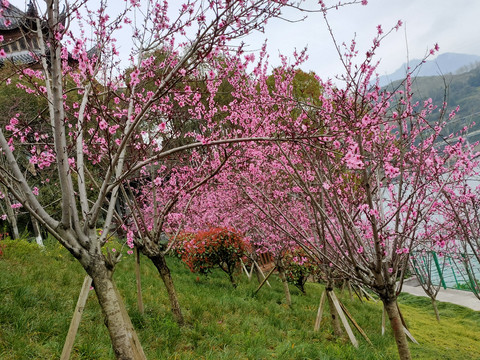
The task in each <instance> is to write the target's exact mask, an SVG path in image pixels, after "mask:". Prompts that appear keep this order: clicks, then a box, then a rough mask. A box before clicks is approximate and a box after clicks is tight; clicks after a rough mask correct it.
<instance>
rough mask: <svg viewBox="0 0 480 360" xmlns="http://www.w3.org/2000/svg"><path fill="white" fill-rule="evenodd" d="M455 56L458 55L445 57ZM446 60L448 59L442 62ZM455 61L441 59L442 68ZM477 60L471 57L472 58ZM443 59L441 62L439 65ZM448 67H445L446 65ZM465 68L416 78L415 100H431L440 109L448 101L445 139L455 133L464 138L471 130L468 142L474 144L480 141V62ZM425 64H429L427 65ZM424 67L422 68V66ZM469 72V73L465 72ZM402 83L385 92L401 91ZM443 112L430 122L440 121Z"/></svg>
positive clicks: (436, 112)
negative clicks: (457, 108)
mask: <svg viewBox="0 0 480 360" xmlns="http://www.w3.org/2000/svg"><path fill="white" fill-rule="evenodd" d="M445 55H456V54H445ZM441 57H442V58H444V59H445V60H442V59H441ZM449 58H450V59H452V58H453V57H450V56H445V57H443V56H439V57H438V58H437V61H439V63H438V64H439V66H441V68H443V69H447V64H448V63H449V62H448V61H447V60H448V59H449ZM475 58H478V57H475V56H471V57H469V59H473V60H474V59H475ZM440 60H441V62H440ZM443 64H445V65H443ZM463 64H464V65H462V66H459V65H458V64H457V65H456V66H453V65H452V66H451V67H448V70H449V73H447V71H446V70H443V71H442V74H443V75H441V76H440V75H438V72H437V76H417V77H415V78H414V79H413V81H412V89H411V90H412V93H413V101H414V102H416V101H419V102H420V104H423V101H425V100H427V99H429V98H431V99H432V101H433V104H434V105H437V106H438V109H440V108H441V106H442V104H443V102H444V101H446V102H447V111H446V116H445V118H444V120H445V121H447V127H446V129H445V132H444V134H443V135H444V136H448V135H449V134H454V135H455V136H458V135H462V136H465V135H466V134H465V132H464V131H463V129H464V128H465V127H467V128H468V131H467V134H468V139H469V141H470V142H471V143H473V142H475V141H479V140H480V63H477V64H476V66H475V62H473V63H466V62H464V63H463ZM472 64H473V65H472ZM424 65H426V64H424ZM422 68H423V67H422ZM466 69H470V70H469V71H464V70H466ZM400 82H401V80H397V81H394V82H393V83H389V85H387V86H385V87H384V89H386V90H389V91H393V90H394V89H396V88H398V86H399V85H400ZM457 105H458V106H459V111H458V113H457V115H456V116H455V118H453V119H452V120H448V114H449V113H450V112H451V111H452V110H454V109H455V108H456V107H457ZM439 115H440V113H439V112H438V111H435V112H434V113H433V114H432V115H430V116H429V120H430V121H438V120H439Z"/></svg>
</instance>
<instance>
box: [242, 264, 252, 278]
mask: <svg viewBox="0 0 480 360" xmlns="http://www.w3.org/2000/svg"><path fill="white" fill-rule="evenodd" d="M240 263H241V264H242V269H243V271H245V275H247V278H248V282H250V280H252V275H251V274H249V273H248V270H247V268H246V267H245V264H244V263H243V260H242V259H240Z"/></svg>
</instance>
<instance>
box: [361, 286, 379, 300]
mask: <svg viewBox="0 0 480 360" xmlns="http://www.w3.org/2000/svg"><path fill="white" fill-rule="evenodd" d="M359 288H360V290H361V291H362V292H363V293H364V294H365V296H366V297H367V298H368V299H371V300H373V301H374V302H375V303H377V301H378V300H377V299H375V298H374V297H373V296H372V295H370V294H369V293H368V292H367V291H365V289H364V288H363V287H361V286H359Z"/></svg>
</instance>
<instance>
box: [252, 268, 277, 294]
mask: <svg viewBox="0 0 480 360" xmlns="http://www.w3.org/2000/svg"><path fill="white" fill-rule="evenodd" d="M275 268H276V266H274V267H273V268H272V270H270V272H269V273H268V275H267V276H266V277H265V279H263V281H262V282H261V283H260V285H258V288H257V290H255V292H254V294H256V293H257V292H258V291H259V290H260V289H261V288H262V286H263V285H264V284H265V283H266V282H268V278H269V277H270V275H272V274H273V271H274V270H275Z"/></svg>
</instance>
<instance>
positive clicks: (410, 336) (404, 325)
mask: <svg viewBox="0 0 480 360" xmlns="http://www.w3.org/2000/svg"><path fill="white" fill-rule="evenodd" d="M397 310H398V314H399V315H400V319H401V320H402V324H403V332H404V333H405V334H406V335H407V337H408V338H409V339H410V340H411V341H412V342H413V343H415V344H417V345H419V344H418V341H417V340H416V339H415V338H414V337H413V335H412V334H411V333H410V331H409V330H408V327H407V323H406V322H405V319H404V318H403V315H402V312H401V311H400V307H399V306H398V303H397Z"/></svg>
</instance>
